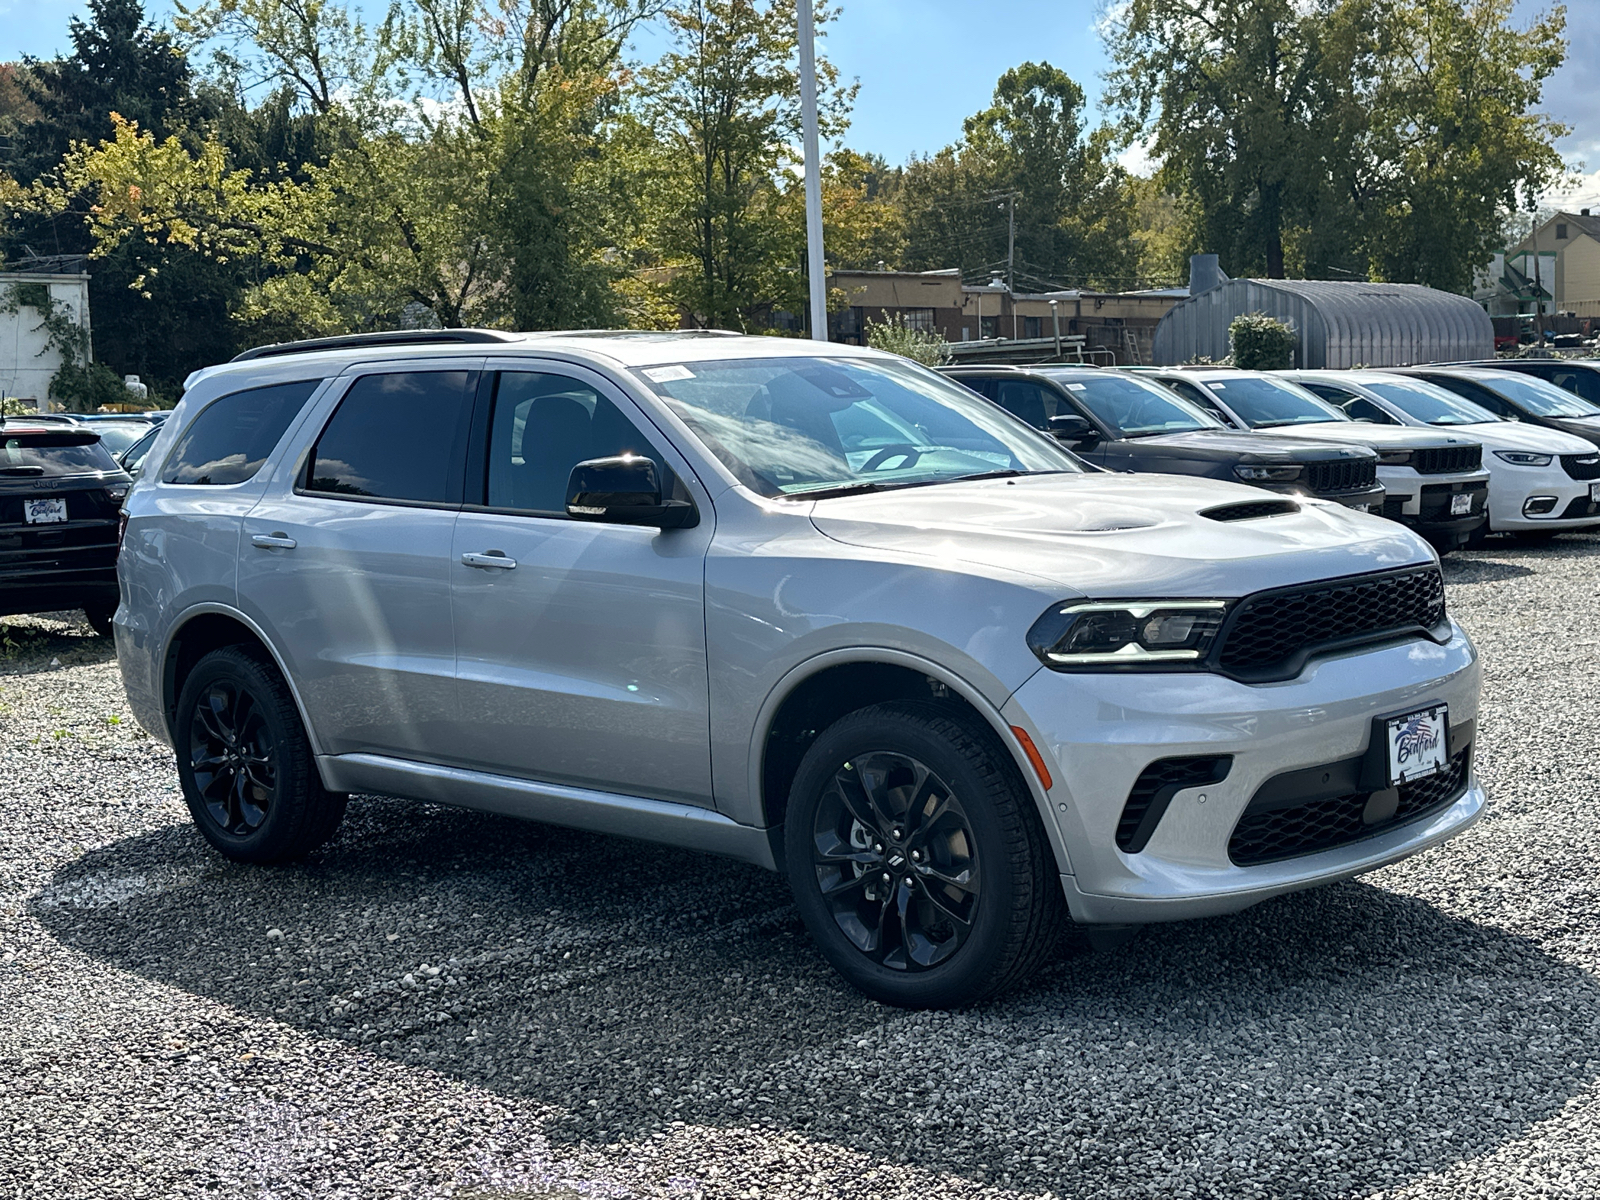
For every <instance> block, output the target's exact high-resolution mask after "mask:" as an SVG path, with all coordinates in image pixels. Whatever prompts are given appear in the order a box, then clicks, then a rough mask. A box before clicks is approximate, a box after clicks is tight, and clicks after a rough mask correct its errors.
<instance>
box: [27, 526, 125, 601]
mask: <svg viewBox="0 0 1600 1200" xmlns="http://www.w3.org/2000/svg"><path fill="white" fill-rule="evenodd" d="M116 538H117V532H116V522H115V521H114V520H113V521H106V520H98V521H80V522H73V523H72V524H70V525H68V524H63V525H60V526H54V527H42V528H41V527H19V526H15V525H7V526H0V616H11V615H14V614H16V613H34V612H54V611H56V610H58V609H63V608H84V607H103V606H105V605H113V606H114V605H115V604H116V603H117V541H116Z"/></svg>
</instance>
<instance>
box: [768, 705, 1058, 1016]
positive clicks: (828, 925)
mask: <svg viewBox="0 0 1600 1200" xmlns="http://www.w3.org/2000/svg"><path fill="white" fill-rule="evenodd" d="M784 866H785V870H786V873H787V874H788V877H789V885H790V887H791V889H792V890H793V892H794V897H795V904H796V907H798V908H799V910H800V916H801V918H802V919H803V920H804V921H805V923H806V928H807V930H809V931H810V933H811V936H812V938H813V939H814V940H815V941H816V943H817V947H818V949H819V950H820V951H821V952H822V955H823V957H825V958H826V959H827V960H828V962H829V963H830V964H831V965H832V966H833V968H834V969H835V970H836V971H838V972H839V974H840V975H842V976H843V977H844V978H845V979H846V980H848V981H849V982H850V983H851V984H853V985H854V986H855V987H856V988H858V989H859V990H861V991H862V992H865V993H866V994H867V995H868V996H870V997H872V998H873V999H875V1000H880V1001H883V1002H884V1003H886V1004H898V1005H902V1006H905V1007H908V1008H950V1007H955V1006H958V1005H964V1004H971V1003H973V1002H975V1001H978V1000H983V999H985V998H987V997H989V996H993V995H997V994H999V993H1000V992H1003V991H1006V990H1008V989H1010V988H1012V987H1014V986H1016V985H1017V984H1018V983H1020V982H1021V981H1022V980H1023V979H1025V978H1027V976H1028V975H1029V974H1031V973H1032V972H1033V971H1034V970H1036V969H1037V968H1038V967H1039V966H1040V965H1041V964H1042V963H1043V962H1044V961H1045V960H1046V959H1048V958H1049V957H1050V955H1051V954H1052V953H1054V951H1055V949H1056V947H1057V945H1058V944H1059V942H1060V940H1061V934H1062V932H1063V930H1064V929H1065V928H1066V926H1067V924H1068V917H1067V911H1066V900H1065V897H1064V896H1063V894H1062V887H1061V875H1060V868H1059V866H1058V865H1057V862H1056V857H1055V854H1054V851H1053V850H1052V849H1051V846H1050V842H1049V839H1048V837H1047V836H1046V833H1045V829H1044V825H1043V823H1042V821H1041V819H1040V814H1039V809H1038V806H1037V805H1036V803H1035V801H1034V797H1033V794H1032V793H1031V792H1030V790H1029V788H1028V785H1027V783H1026V782H1025V780H1024V778H1023V776H1022V774H1021V770H1020V769H1019V767H1018V764H1017V763H1016V761H1015V760H1014V759H1013V758H1012V756H1011V754H1010V753H1009V752H1008V751H1007V750H1006V748H1005V746H1004V745H1003V744H1002V743H1001V742H1000V740H999V738H998V737H997V736H996V734H995V733H994V731H992V730H990V729H989V728H988V726H987V725H986V724H985V723H984V721H983V720H982V719H981V718H980V717H979V716H978V715H977V714H976V713H973V712H971V711H970V710H968V709H964V708H960V707H957V706H955V705H953V704H932V703H928V702H922V701H896V702H892V703H886V704H875V705H872V706H870V707H867V708H863V709H859V710H857V711H856V712H853V713H850V714H848V715H846V716H844V717H841V718H839V720H837V721H835V722H834V723H833V724H832V725H830V726H829V727H828V728H827V729H824V730H823V731H822V732H821V733H820V734H819V735H818V736H817V738H816V740H815V741H813V742H812V743H811V745H810V747H809V748H807V750H806V752H805V754H804V755H803V756H802V758H801V760H800V765H799V767H798V769H797V770H796V772H795V778H794V783H793V785H792V786H791V787H790V790H789V806H788V810H787V812H786V813H785V815H784Z"/></svg>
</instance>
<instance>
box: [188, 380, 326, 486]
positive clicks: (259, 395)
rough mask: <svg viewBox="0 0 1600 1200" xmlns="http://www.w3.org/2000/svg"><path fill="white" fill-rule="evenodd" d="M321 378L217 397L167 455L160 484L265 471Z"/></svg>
mask: <svg viewBox="0 0 1600 1200" xmlns="http://www.w3.org/2000/svg"><path fill="white" fill-rule="evenodd" d="M321 384H322V380H320V379H306V380H300V381H298V382H295V383H275V384H271V385H270V386H268V387H259V388H248V389H246V390H245V391H242V392H231V393H229V394H228V395H226V396H222V397H219V398H218V399H216V400H213V401H212V402H211V403H210V404H208V405H206V407H205V408H203V409H201V410H200V413H199V415H198V416H196V417H195V419H194V420H192V421H190V422H189V427H188V428H187V429H185V430H184V431H183V434H182V436H181V437H179V438H178V442H177V445H175V446H173V448H172V453H171V454H169V455H167V462H166V466H165V468H164V469H163V470H162V472H161V482H162V483H178V484H213V485H215V484H228V483H244V482H245V481H246V480H248V479H250V478H252V477H253V476H254V475H255V473H256V472H257V471H259V470H260V469H261V464H262V463H264V462H266V461H267V456H268V455H270V454H271V453H272V450H273V447H275V446H276V445H277V444H278V440H279V439H280V438H282V437H283V434H284V430H286V429H288V428H289V424H290V422H292V421H293V420H294V419H295V417H296V416H298V415H299V413H300V410H301V409H302V408H304V407H305V403H306V401H307V400H309V399H310V398H311V393H312V392H314V391H316V390H317V388H318V387H320V386H321Z"/></svg>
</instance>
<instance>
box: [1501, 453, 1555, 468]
mask: <svg viewBox="0 0 1600 1200" xmlns="http://www.w3.org/2000/svg"><path fill="white" fill-rule="evenodd" d="M1494 456H1495V457H1496V458H1498V459H1499V460H1500V461H1501V462H1508V463H1510V464H1511V465H1512V466H1514V467H1548V466H1549V465H1550V463H1551V462H1552V461H1553V456H1552V455H1549V454H1535V453H1533V452H1532V451H1531V450H1496V451H1495V452H1494Z"/></svg>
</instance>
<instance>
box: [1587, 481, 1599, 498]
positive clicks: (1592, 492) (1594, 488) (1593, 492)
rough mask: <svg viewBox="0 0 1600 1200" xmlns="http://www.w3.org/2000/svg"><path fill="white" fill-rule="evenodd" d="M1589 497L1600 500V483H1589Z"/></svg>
mask: <svg viewBox="0 0 1600 1200" xmlns="http://www.w3.org/2000/svg"><path fill="white" fill-rule="evenodd" d="M1589 499H1590V500H1600V483H1591V484H1590V485H1589Z"/></svg>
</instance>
